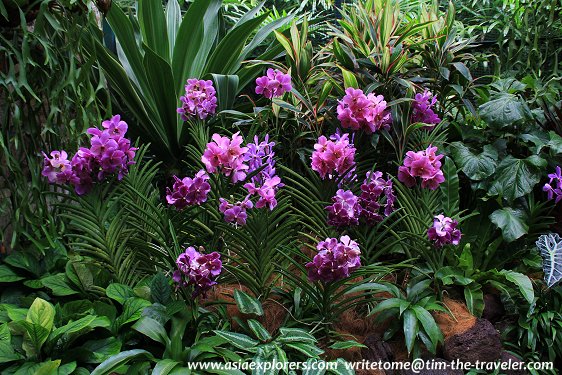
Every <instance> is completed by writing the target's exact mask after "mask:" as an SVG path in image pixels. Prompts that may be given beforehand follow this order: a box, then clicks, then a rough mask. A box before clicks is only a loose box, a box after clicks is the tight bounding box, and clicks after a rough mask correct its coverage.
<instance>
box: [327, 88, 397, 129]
mask: <svg viewBox="0 0 562 375" xmlns="http://www.w3.org/2000/svg"><path fill="white" fill-rule="evenodd" d="M337 111H338V120H340V122H341V125H342V127H344V128H348V129H352V130H354V131H357V130H361V129H362V130H364V131H365V132H366V133H374V132H376V131H378V130H380V129H386V130H388V129H390V125H391V124H392V115H391V114H390V111H389V110H388V108H387V104H386V101H385V100H384V97H383V96H382V95H375V94H373V93H370V94H367V95H365V94H364V93H363V91H362V90H360V89H354V88H353V87H348V88H347V89H346V90H345V96H344V97H343V99H342V100H340V102H339V104H338V107H337Z"/></svg>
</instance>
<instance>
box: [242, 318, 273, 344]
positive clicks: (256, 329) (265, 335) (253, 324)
mask: <svg viewBox="0 0 562 375" xmlns="http://www.w3.org/2000/svg"><path fill="white" fill-rule="evenodd" d="M248 326H249V327H250V329H251V330H252V332H253V333H254V335H255V336H256V337H257V339H258V340H260V341H262V342H264V341H269V340H271V335H270V334H269V332H268V331H267V329H265V328H264V326H262V325H261V324H260V322H258V321H257V320H255V319H250V320H248Z"/></svg>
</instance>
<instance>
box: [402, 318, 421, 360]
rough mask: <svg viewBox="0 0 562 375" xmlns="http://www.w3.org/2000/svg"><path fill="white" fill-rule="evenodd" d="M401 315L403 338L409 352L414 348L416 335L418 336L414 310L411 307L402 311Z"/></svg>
mask: <svg viewBox="0 0 562 375" xmlns="http://www.w3.org/2000/svg"><path fill="white" fill-rule="evenodd" d="M403 316H404V318H403V319H404V321H403V328H404V340H405V341H406V349H408V354H410V353H411V352H412V349H413V348H414V343H415V342H416V337H417V336H418V329H419V328H418V319H417V317H416V314H415V313H414V311H413V310H411V309H408V310H406V311H404V315H403Z"/></svg>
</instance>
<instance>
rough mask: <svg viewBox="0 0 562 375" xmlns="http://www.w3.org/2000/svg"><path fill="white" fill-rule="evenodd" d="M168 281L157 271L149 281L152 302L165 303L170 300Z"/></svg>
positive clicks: (170, 291)
mask: <svg viewBox="0 0 562 375" xmlns="http://www.w3.org/2000/svg"><path fill="white" fill-rule="evenodd" d="M171 293H172V290H171V287H170V281H169V280H168V278H167V277H166V276H164V274H163V273H162V272H158V273H157V274H156V275H154V277H153V278H152V281H151V283H150V295H151V298H152V301H153V302H156V303H159V304H161V305H167V304H168V303H169V302H170V301H171Z"/></svg>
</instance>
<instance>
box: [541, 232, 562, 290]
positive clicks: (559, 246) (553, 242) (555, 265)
mask: <svg viewBox="0 0 562 375" xmlns="http://www.w3.org/2000/svg"><path fill="white" fill-rule="evenodd" d="M536 245H537V248H538V249H539V252H540V254H541V257H542V259H543V271H544V281H545V283H546V285H547V286H548V287H549V288H551V287H553V286H554V285H555V284H556V283H558V282H559V281H560V280H561V279H562V238H560V235H559V234H558V233H549V234H543V235H542V236H540V237H539V239H538V240H537V242H536Z"/></svg>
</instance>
